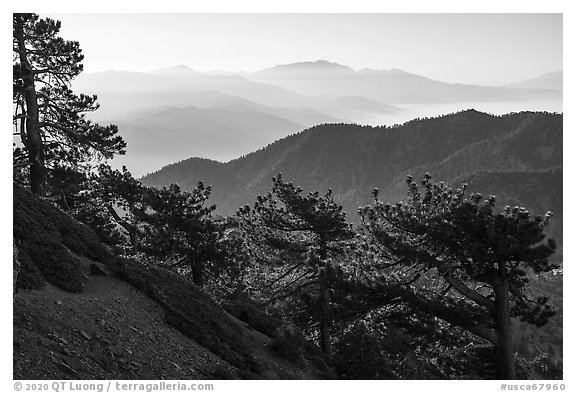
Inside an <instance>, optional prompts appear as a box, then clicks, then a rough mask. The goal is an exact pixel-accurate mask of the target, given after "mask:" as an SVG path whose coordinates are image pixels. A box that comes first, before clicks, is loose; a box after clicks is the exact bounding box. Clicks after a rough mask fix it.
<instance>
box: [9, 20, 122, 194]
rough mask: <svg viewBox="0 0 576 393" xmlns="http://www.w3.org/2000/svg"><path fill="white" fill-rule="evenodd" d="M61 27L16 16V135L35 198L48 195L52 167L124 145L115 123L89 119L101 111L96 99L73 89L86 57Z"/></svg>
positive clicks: (106, 154)
mask: <svg viewBox="0 0 576 393" xmlns="http://www.w3.org/2000/svg"><path fill="white" fill-rule="evenodd" d="M60 25H61V24H60V22H59V21H55V20H52V19H49V18H46V19H40V18H39V16H38V15H36V14H14V15H13V26H12V31H13V105H14V110H15V113H14V117H13V120H14V134H15V135H19V136H20V139H21V142H22V145H23V147H24V150H25V152H26V154H25V156H27V160H28V165H29V177H30V188H31V190H32V192H33V193H34V194H35V195H44V193H45V181H46V176H47V170H48V169H50V168H51V167H53V166H56V165H59V166H62V165H69V166H72V167H75V166H77V165H78V164H80V163H82V162H85V161H87V160H89V159H91V158H94V157H97V158H111V157H112V156H113V155H114V154H123V153H124V149H125V147H126V143H125V142H124V140H123V139H122V138H121V137H120V136H119V135H118V128H117V127H116V126H115V125H108V126H100V125H98V124H93V123H92V122H91V121H89V120H88V119H86V113H88V112H92V111H95V110H97V109H98V106H99V105H98V104H97V102H96V98H97V97H96V96H87V95H84V94H80V95H76V94H75V93H74V92H72V90H71V89H70V82H71V81H72V80H73V79H74V78H75V77H76V76H78V74H80V72H82V69H83V66H82V64H81V62H82V60H83V59H84V55H83V54H82V51H81V49H80V46H79V44H78V42H77V41H66V40H64V39H63V38H61V37H59V36H58V33H59V31H60ZM22 156H23V155H15V157H22Z"/></svg>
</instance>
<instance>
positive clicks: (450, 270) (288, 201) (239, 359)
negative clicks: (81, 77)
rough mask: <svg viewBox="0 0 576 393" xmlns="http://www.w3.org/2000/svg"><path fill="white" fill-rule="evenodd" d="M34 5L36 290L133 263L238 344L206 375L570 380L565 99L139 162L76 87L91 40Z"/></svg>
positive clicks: (24, 89)
mask: <svg viewBox="0 0 576 393" xmlns="http://www.w3.org/2000/svg"><path fill="white" fill-rule="evenodd" d="M13 18H14V61H13V63H14V74H13V79H14V84H13V86H14V92H13V100H14V108H15V109H16V113H15V115H14V118H13V121H14V134H15V135H16V136H17V137H19V138H20V144H19V145H18V146H16V145H15V146H14V149H13V151H14V159H13V163H14V213H15V214H14V223H13V228H14V234H13V235H14V247H15V257H14V267H15V296H17V295H16V290H17V289H18V290H20V291H29V290H40V289H42V288H46V284H47V283H48V284H49V286H48V288H52V287H55V288H58V289H59V290H61V291H64V292H67V293H82V292H83V291H85V290H86V288H89V287H90V285H91V284H90V283H91V282H94V281H96V280H95V279H94V277H93V276H94V275H98V274H103V275H105V276H108V275H110V276H112V277H114V278H115V279H119V280H122V281H123V282H126V283H129V284H130V285H132V286H133V287H134V288H135V289H136V290H137V291H139V292H140V293H143V294H146V295H147V296H148V297H149V298H150V299H152V300H153V301H154V302H155V303H156V304H157V305H159V306H160V307H161V309H162V310H163V313H164V314H163V315H164V317H163V318H164V323H166V324H168V325H170V326H172V327H173V328H175V329H177V330H178V331H179V332H180V333H181V334H183V335H184V336H186V337H187V338H188V339H190V340H193V341H194V342H195V343H197V344H198V345H200V346H202V347H204V348H205V349H206V350H207V351H209V352H210V353H211V354H212V355H214V356H216V357H218V358H219V359H220V360H221V361H222V362H223V363H222V364H223V365H222V366H221V367H220V366H219V367H216V368H214V367H212V368H211V371H210V372H208V371H206V373H205V374H203V375H204V376H205V377H206V376H208V377H214V378H224V379H227V378H249V379H252V378H319V379H321V378H324V379H334V378H341V379H517V378H518V379H561V378H562V331H561V326H562V323H561V317H562V289H561V286H562V256H561V250H562V229H561V228H562V212H563V211H562V115H561V114H553V113H544V112H521V113H511V114H508V115H502V116H493V115H489V114H486V113H481V112H477V111H475V110H468V111H463V112H458V113H453V114H448V115H443V116H439V117H435V118H426V119H415V120H413V121H410V122H407V123H405V124H402V125H396V126H392V127H370V126H361V125H356V124H322V125H318V126H314V127H312V128H310V129H307V130H304V131H302V132H300V133H298V134H295V135H291V136H289V137H287V138H284V139H281V140H279V141H277V142H274V143H273V144H271V145H269V146H267V147H265V148H263V149H261V150H259V151H256V152H254V153H251V154H248V155H246V156H243V157H240V158H238V159H236V160H233V161H230V162H228V163H219V162H215V161H211V160H206V159H199V158H192V159H189V160H186V161H183V162H180V163H177V164H173V165H170V166H168V167H165V168H162V169H161V170H160V171H158V172H156V173H153V174H150V175H148V176H146V177H144V178H143V179H136V178H134V177H133V176H132V174H131V173H130V171H129V168H126V167H123V168H122V169H115V168H112V167H111V166H110V165H108V163H107V162H106V160H107V159H109V158H111V157H113V156H114V155H118V154H120V155H121V154H124V153H125V149H126V148H127V146H126V143H125V142H124V140H123V139H122V137H121V130H119V129H118V128H117V127H116V126H115V125H108V126H100V125H98V124H93V123H92V122H91V121H89V120H88V119H87V118H86V113H88V112H90V111H95V110H97V109H98V104H97V97H96V96H86V95H82V94H81V95H76V94H75V93H74V92H72V90H71V89H70V80H72V79H73V78H75V77H76V76H77V75H78V74H79V73H80V72H81V71H82V66H81V61H82V59H83V56H82V54H81V50H80V48H79V44H78V43H77V42H73V41H65V40H63V39H61V38H59V37H58V32H59V29H60V24H59V22H57V21H54V20H51V19H40V18H39V17H38V16H37V15H34V14H14V17H13ZM63 54H68V55H69V56H68V57H66V56H63ZM128 148H129V146H128ZM26 188H28V189H29V190H30V192H29V191H27V190H26ZM86 260H88V261H89V262H88V265H86ZM87 266H89V269H90V270H89V271H90V276H87V275H86V273H87V272H86V271H84V270H83V269H84V268H86V267H87ZM102 269H104V271H103V273H102ZM27 293H31V292H27ZM123 293H127V292H123ZM15 302H16V304H18V308H17V309H18V310H19V313H20V314H19V319H18V320H17V321H16V322H15V323H16V324H17V327H18V328H19V329H23V330H21V331H27V330H30V331H33V328H32V327H31V326H32V325H31V324H30V323H28V324H27V321H28V322H29V318H30V317H31V316H30V315H27V314H26V310H28V308H26V306H27V305H26V302H24V303H18V302H17V297H16V301H15ZM71 309H72V308H71ZM58 312H60V311H58ZM68 316H69V317H70V315H68ZM71 320H74V318H71ZM97 323H100V322H97ZM238 324H240V325H238ZM238 326H242V328H240V329H239V328H238ZM97 329H98V328H96V330H97ZM131 330H132V331H134V332H135V333H140V334H141V333H142V332H141V331H140V330H139V328H138V327H134V326H132V328H131ZM250 331H252V333H250ZM254 332H257V334H256V333H254ZM81 336H83V337H85V338H86V337H90V336H91V335H90V334H81ZM60 342H61V340H60ZM102 342H105V340H104V341H102V340H100V343H102ZM93 344H94V343H93ZM50 345H52V344H50ZM98 345H104V344H98ZM109 347H110V343H108V344H106V345H104V347H103V348H104V349H102V350H101V349H98V351H103V352H102V353H100V352H98V355H97V356H95V358H96V360H95V361H96V363H97V364H98V365H99V366H98V367H100V368H101V369H102V370H104V374H94V373H92V374H90V373H89V372H88V371H86V374H81V373H79V372H78V371H77V370H75V369H74V367H73V366H74V364H72V362H70V363H65V366H62V364H61V363H57V364H58V365H59V368H60V369H61V370H64V371H65V372H68V373H72V374H73V375H74V376H76V377H79V376H80V377H85V378H89V377H90V378H93V377H94V376H96V375H98V376H99V377H102V376H104V377H106V376H108V377H110V376H114V377H129V378H134V377H135V375H134V374H133V373H129V372H128V371H126V370H130V369H132V368H131V367H133V364H132V363H129V364H126V365H124V364H123V367H124V366H126V368H125V369H123V367H120V366H118V364H119V363H118V364H117V362H116V361H115V357H114V356H115V355H114V353H115V350H110V348H109ZM26 348H28V347H26ZM46 348H49V347H48V346H47V347H46ZM47 350H48V349H47ZM14 351H15V354H17V356H18V359H20V360H19V361H21V363H18V364H19V365H20V366H21V365H22V364H26V361H28V360H27V358H26V353H25V351H24V350H21V349H19V348H17V347H16V346H15V350H14ZM131 351H132V350H130V354H132V352H131ZM116 352H118V351H116ZM119 352H120V353H122V354H125V353H126V352H125V351H124V350H121V351H119ZM50 354H51V355H50V356H53V352H50ZM66 356H68V357H73V356H71V355H70V353H69V351H68V352H66ZM15 357H16V355H15ZM144 358H146V356H144ZM22 359H23V360H22ZM179 362H180V360H179ZM76 364H77V363H76ZM136 364H138V362H136ZM77 366H78V367H87V366H86V365H85V364H80V365H78V364H77ZM135 367H138V366H135ZM70 369H72V370H73V371H74V372H71V371H70ZM178 369H179V370H181V367H180V366H178ZM18 370H20V371H19V372H22V370H26V367H24V366H22V367H19V368H18ZM304 370H307V371H306V372H304ZM132 371H133V369H132ZM54 372H55V373H56V374H49V376H50V377H55V376H60V375H58V374H57V372H58V371H54ZM99 372H101V371H99ZM106 372H108V374H106ZM124 372H126V373H124ZM115 373H116V374H115ZM38 375H44V374H38ZM38 375H36V376H38ZM187 375H188V374H186V370H184V371H182V374H177V376H179V377H186V376H187ZM189 375H192V374H189ZM194 375H195V376H196V377H197V376H198V375H196V374H194ZM19 376H21V375H19ZM32 377H33V375H32Z"/></svg>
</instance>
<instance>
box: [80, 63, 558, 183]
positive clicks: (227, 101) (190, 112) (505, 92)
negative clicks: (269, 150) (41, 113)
mask: <svg viewBox="0 0 576 393" xmlns="http://www.w3.org/2000/svg"><path fill="white" fill-rule="evenodd" d="M561 80H562V73H561V72H560V73H553V74H550V75H547V76H546V75H545V76H543V77H541V78H537V79H535V80H532V81H525V82H519V83H515V84H511V85H509V86H504V87H494V86H474V85H464V84H450V83H444V82H440V81H434V80H431V79H428V78H426V77H423V76H420V75H415V74H410V73H407V72H404V71H401V70H394V69H393V70H373V69H362V70H359V71H355V70H354V69H352V68H350V67H348V66H345V65H340V64H337V63H331V62H328V61H322V60H321V61H315V62H301V63H294V64H288V65H278V66H275V67H272V68H269V69H266V70H262V71H258V72H253V73H247V72H237V73H231V72H225V71H211V72H200V71H196V70H193V69H191V68H190V67H188V66H185V65H180V66H176V67H171V68H165V69H160V70H155V71H151V72H128V71H106V72H99V73H92V74H89V73H86V74H81V75H80V76H79V77H78V78H77V79H76V80H75V81H74V85H73V88H74V89H75V90H76V91H79V92H84V93H89V94H97V95H98V97H99V102H100V103H101V108H100V109H99V110H98V111H96V112H94V113H93V114H91V116H92V119H93V120H95V121H98V122H104V123H116V124H119V125H120V133H121V134H122V135H124V136H125V138H126V139H127V142H128V154H127V155H126V156H125V157H121V158H119V159H115V160H114V161H113V164H114V165H116V166H119V165H121V164H124V165H127V166H128V168H130V169H131V170H132V171H133V173H134V174H135V175H137V176H140V175H142V174H144V173H147V172H151V171H153V170H156V169H158V168H159V167H161V166H164V165H166V164H169V163H173V162H175V161H178V160H182V159H185V158H188V157H191V156H200V157H205V158H211V159H216V160H219V161H229V160H232V159H234V158H237V157H238V156H240V155H243V154H246V153H248V152H249V151H252V150H255V149H257V148H259V147H262V146H265V145H266V144H268V143H271V142H273V141H275V140H277V139H279V138H282V137H285V136H288V135H290V134H292V133H294V132H297V131H300V130H302V129H304V128H308V127H311V126H314V125H318V124H322V123H339V122H346V123H350V122H355V123H358V124H371V125H382V124H388V125H392V124H395V123H403V122H405V121H407V120H410V119H412V118H416V117H424V116H436V115H439V114H441V113H449V112H454V111H459V110H463V109H467V108H476V109H480V110H483V111H487V112H490V113H508V112H511V111H519V110H548V111H561V110H562V91H561V85H562V83H561ZM558 86H560V88H558ZM223 135H226V137H225V138H224V139H225V140H223V137H222V136H223Z"/></svg>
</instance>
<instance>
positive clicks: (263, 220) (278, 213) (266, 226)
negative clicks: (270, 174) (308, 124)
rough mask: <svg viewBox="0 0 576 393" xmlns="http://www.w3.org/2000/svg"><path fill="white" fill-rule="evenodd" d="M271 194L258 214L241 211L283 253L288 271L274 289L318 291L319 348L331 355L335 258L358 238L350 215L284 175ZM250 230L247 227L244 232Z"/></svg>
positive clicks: (258, 235) (259, 202) (328, 196)
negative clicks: (281, 284) (349, 221)
mask: <svg viewBox="0 0 576 393" xmlns="http://www.w3.org/2000/svg"><path fill="white" fill-rule="evenodd" d="M272 182H273V187H272V191H271V192H269V193H268V194H267V195H265V196H259V197H258V198H257V200H256V203H255V204H254V207H253V209H250V207H249V206H246V207H244V208H242V209H240V211H239V213H238V214H239V215H240V216H241V217H242V218H243V220H244V222H245V223H246V225H247V226H248V227H249V229H248V230H249V231H251V232H252V233H253V234H256V236H255V237H256V238H259V240H257V241H260V242H261V243H265V245H266V246H269V247H270V248H271V249H277V250H281V251H282V253H283V256H284V258H283V259H284V260H285V261H287V264H288V266H287V269H286V270H285V271H284V272H283V273H281V274H280V275H279V276H278V277H276V278H274V279H273V284H276V283H279V282H282V281H283V280H286V281H288V282H289V284H285V285H288V286H289V287H290V290H289V294H295V293H298V292H300V291H302V290H303V289H304V288H311V287H314V288H317V292H316V299H315V303H316V305H315V306H316V308H317V316H318V320H319V331H320V348H321V350H322V351H323V352H324V353H325V354H326V355H327V356H330V355H331V352H332V350H331V326H332V310H331V304H330V303H331V298H332V297H333V296H332V292H333V290H334V289H333V288H331V287H332V286H333V285H331V282H332V281H334V276H335V275H336V276H337V275H338V269H337V267H336V266H333V265H332V264H331V258H332V257H333V256H336V255H339V254H341V253H342V251H343V246H344V242H345V241H346V240H348V239H350V238H352V236H353V232H352V230H351V227H350V225H349V224H347V223H346V220H345V212H344V211H342V206H340V205H338V204H337V203H336V202H335V201H334V198H333V196H332V191H331V190H328V192H327V193H326V194H324V195H320V193H319V192H318V191H315V192H310V193H308V194H307V195H303V190H302V189H301V188H300V187H295V186H294V185H293V184H292V183H286V182H285V181H284V179H283V178H282V175H281V174H279V175H278V176H277V177H274V178H273V179H272ZM245 227H246V226H245Z"/></svg>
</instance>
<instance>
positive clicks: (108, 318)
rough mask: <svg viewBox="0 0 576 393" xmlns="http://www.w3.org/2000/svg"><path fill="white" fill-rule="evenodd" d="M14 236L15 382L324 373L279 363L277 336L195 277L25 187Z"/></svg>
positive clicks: (17, 197) (17, 190)
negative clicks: (110, 238)
mask: <svg viewBox="0 0 576 393" xmlns="http://www.w3.org/2000/svg"><path fill="white" fill-rule="evenodd" d="M14 239H15V244H16V249H17V250H18V257H19V259H20V266H21V269H20V271H19V275H18V284H19V287H20V290H19V293H18V294H17V295H16V296H15V299H14V320H13V324H14V337H13V339H14V348H13V359H14V379H167V378H168V379H211V378H216V379H229V378H250V379H261V378H272V379H278V378H298V379H302V378H318V377H319V375H320V374H315V373H316V371H318V370H316V371H310V370H308V371H304V370H301V369H299V368H298V367H297V366H295V365H294V364H292V363H290V362H288V361H287V360H286V359H283V358H280V357H279V356H278V355H276V353H275V352H274V351H273V350H272V348H271V344H272V339H271V338H270V337H268V336H266V335H264V334H262V333H260V332H257V331H255V330H254V329H253V328H251V327H250V326H248V325H247V324H246V323H244V322H241V321H240V320H238V319H236V318H234V317H232V316H231V315H229V314H228V313H227V312H225V311H224V309H223V308H222V307H221V306H220V305H219V304H217V303H216V302H215V301H214V300H212V298H210V297H209V296H208V295H207V294H206V293H204V292H203V291H202V290H200V289H199V288H198V287H196V286H195V285H193V284H192V283H191V282H190V281H189V280H187V279H186V278H184V277H182V276H180V275H178V274H176V273H173V272H170V271H168V270H166V269H163V268H159V267H157V266H156V265H153V264H149V263H146V262H143V261H138V260H129V259H122V258H118V257H116V256H114V255H113V254H111V253H110V251H108V250H107V249H106V248H105V247H104V246H103V245H101V244H100V243H99V242H98V240H97V238H96V236H95V234H94V233H93V232H92V231H91V230H90V229H89V228H87V227H85V226H84V225H81V224H79V223H77V222H75V221H74V220H72V219H71V218H69V217H68V216H67V215H66V214H64V213H63V212H61V211H60V210H58V209H57V208H55V207H53V206H52V205H50V204H49V203H47V202H45V201H42V200H39V199H38V198H36V197H34V196H33V195H32V194H30V193H29V192H28V191H27V190H25V189H23V188H22V187H20V186H16V185H15V186H14ZM52 254H54V255H52ZM46 282H48V283H46ZM324 375H328V374H324Z"/></svg>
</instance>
